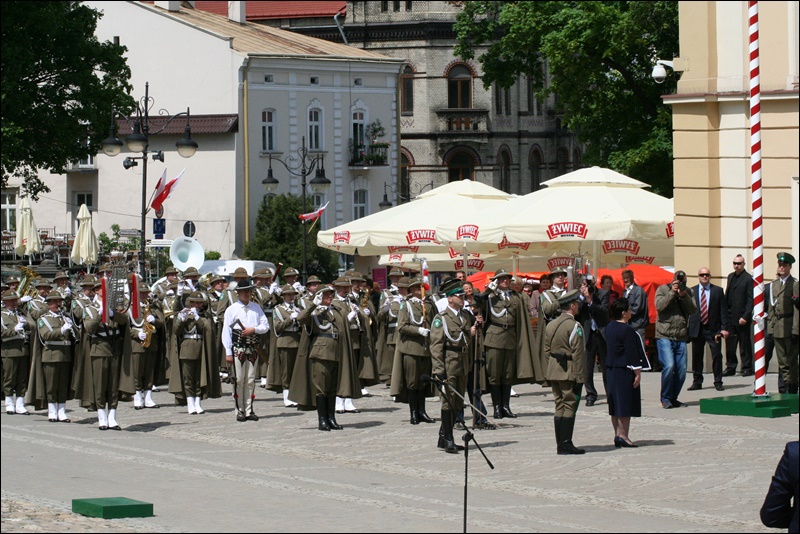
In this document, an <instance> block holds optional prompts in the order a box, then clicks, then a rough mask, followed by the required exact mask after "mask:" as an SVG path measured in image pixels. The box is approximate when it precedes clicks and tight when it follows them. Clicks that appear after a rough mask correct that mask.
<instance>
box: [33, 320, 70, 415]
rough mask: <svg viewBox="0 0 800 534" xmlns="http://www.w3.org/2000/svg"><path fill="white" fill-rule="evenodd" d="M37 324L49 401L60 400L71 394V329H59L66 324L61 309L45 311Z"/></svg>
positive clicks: (57, 401) (62, 400)
mask: <svg viewBox="0 0 800 534" xmlns="http://www.w3.org/2000/svg"><path fill="white" fill-rule="evenodd" d="M36 324H37V328H38V333H39V339H41V341H42V344H43V347H42V372H43V375H44V387H45V394H46V395H47V402H48V403H58V404H63V403H65V402H67V400H69V399H70V398H72V394H71V384H70V379H71V377H72V346H73V345H74V343H75V338H74V334H73V330H71V329H70V330H67V331H66V332H62V331H61V329H62V327H63V326H64V325H65V324H66V320H65V317H64V316H63V315H61V314H60V313H53V312H51V311H48V312H47V313H45V314H44V315H42V316H41V317H40V318H39V320H38V322H37V323H36Z"/></svg>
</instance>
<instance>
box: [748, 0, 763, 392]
mask: <svg viewBox="0 0 800 534" xmlns="http://www.w3.org/2000/svg"><path fill="white" fill-rule="evenodd" d="M748 18H749V22H750V183H751V198H752V203H753V213H752V216H751V217H752V222H753V317H754V318H755V319H756V320H755V334H754V336H753V340H754V342H755V347H754V348H755V350H754V352H755V354H754V357H755V371H756V378H755V384H754V391H753V394H754V395H755V396H757V397H758V396H765V395H767V368H766V367H767V366H766V358H765V356H764V321H766V317H765V316H764V227H763V222H762V220H761V82H760V77H759V61H758V2H757V1H756V0H750V2H749V3H748Z"/></svg>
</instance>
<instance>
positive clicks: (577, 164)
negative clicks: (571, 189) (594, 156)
mask: <svg viewBox="0 0 800 534" xmlns="http://www.w3.org/2000/svg"><path fill="white" fill-rule="evenodd" d="M581 167H582V165H581V149H580V148H576V149H575V150H574V151H573V152H572V169H573V170H576V171H577V170H578V169H580V168H581Z"/></svg>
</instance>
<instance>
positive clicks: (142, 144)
mask: <svg viewBox="0 0 800 534" xmlns="http://www.w3.org/2000/svg"><path fill="white" fill-rule="evenodd" d="M154 104H155V102H154V100H153V99H152V98H151V97H150V83H149V82H145V84H144V97H142V98H141V99H140V100H139V102H137V103H136V112H135V114H134V115H131V116H128V117H125V116H123V117H122V119H123V120H124V121H125V122H126V123H128V125H129V126H130V127H131V130H132V133H131V134H129V135H128V136H127V137H126V138H125V142H126V143H127V145H128V149H129V150H130V151H131V152H140V153H141V154H142V155H141V156H128V157H126V158H125V160H124V161H123V162H122V166H123V167H125V169H126V170H127V169H130V168H131V167H136V166H137V165H139V163H138V162H137V161H136V160H141V161H142V228H141V236H140V239H141V243H140V245H141V247H140V250H139V274H141V276H142V277H143V278H145V279H146V276H145V256H144V253H145V244H146V239H145V235H146V231H147V228H146V223H147V219H146V216H147V212H148V208H147V156H148V155H150V154H151V153H152V156H153V161H160V162H162V163H163V162H164V153H163V152H162V151H160V150H157V151H152V150H148V148H149V144H150V139H149V137H148V136H149V135H156V134H159V133H161V132H163V131H164V130H165V129H166V128H167V126H169V124H170V123H171V122H172V121H173V120H174V119H176V118H177V117H182V116H184V115H185V116H186V127H185V128H184V130H183V139H180V140H179V141H178V142H177V143H175V147H176V148H177V150H178V154H179V155H180V156H181V157H184V158H191V157H192V156H194V154H195V152H197V143H196V142H195V141H194V140H193V139H192V128H191V126H190V124H189V118H190V115H189V108H188V107H187V108H186V111H185V112H181V113H176V114H175V115H170V114H169V112H168V111H167V110H165V109H160V110H159V111H158V115H159V117H160V118H162V119H163V120H164V123H163V124H160V121H159V124H158V125H151V124H150V109H152V107H153V105H154ZM102 146H103V152H104V153H105V154H106V155H107V156H111V157H114V156H116V155H117V154H119V153H120V152H121V151H122V141H120V140H119V139H118V138H117V136H116V123H115V113H114V112H113V111H112V113H111V127H110V129H109V134H108V138H106V139H105V140H103V142H102Z"/></svg>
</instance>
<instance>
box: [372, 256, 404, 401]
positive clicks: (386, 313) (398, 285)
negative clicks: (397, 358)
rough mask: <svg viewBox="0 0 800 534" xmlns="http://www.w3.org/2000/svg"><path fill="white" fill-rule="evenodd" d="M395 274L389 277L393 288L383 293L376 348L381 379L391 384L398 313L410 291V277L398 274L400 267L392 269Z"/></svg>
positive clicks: (378, 317)
mask: <svg viewBox="0 0 800 534" xmlns="http://www.w3.org/2000/svg"><path fill="white" fill-rule="evenodd" d="M392 272H393V273H395V274H390V276H389V279H390V280H392V285H391V287H390V289H391V288H394V289H391V290H390V291H389V292H388V293H387V290H385V291H384V292H383V294H382V295H381V301H380V306H379V308H378V313H377V317H376V320H377V321H378V337H377V338H376V341H375V350H376V351H377V361H378V373H379V375H380V379H381V380H382V381H383V382H384V383H385V384H386V385H387V386H389V385H390V384H391V380H392V363H393V360H394V352H395V348H396V344H397V337H398V336H397V335H396V331H397V315H398V313H400V305H401V304H402V303H403V300H404V299H405V296H406V294H407V292H408V278H407V277H405V276H400V277H398V276H396V273H398V272H399V273H400V274H402V271H400V270H399V269H396V270H392Z"/></svg>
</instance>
